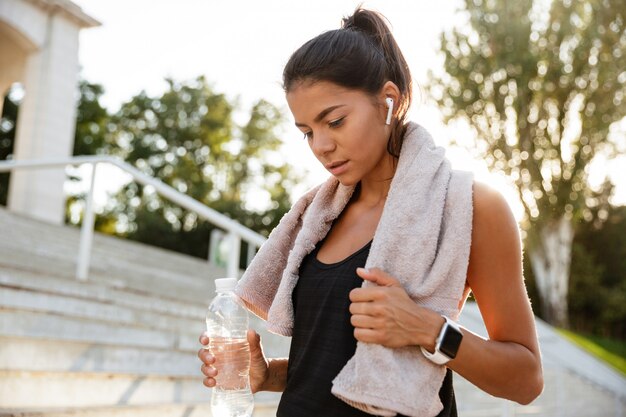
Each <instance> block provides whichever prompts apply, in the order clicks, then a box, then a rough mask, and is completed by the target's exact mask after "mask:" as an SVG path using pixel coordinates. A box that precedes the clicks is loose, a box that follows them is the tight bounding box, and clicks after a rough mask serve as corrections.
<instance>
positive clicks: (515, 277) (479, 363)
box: [447, 183, 543, 404]
mask: <svg viewBox="0 0 626 417" xmlns="http://www.w3.org/2000/svg"><path fill="white" fill-rule="evenodd" d="M467 281H468V284H469V286H470V288H471V289H472V292H473V294H474V298H476V302H477V303H478V307H479V309H480V312H481V315H482V317H483V320H484V322H485V326H486V328H487V332H488V334H489V340H485V339H483V338H481V337H479V336H476V335H475V334H473V333H471V332H469V331H468V330H466V329H463V341H462V342H461V345H460V347H459V351H458V353H457V356H456V358H455V359H454V360H452V361H450V362H448V363H447V366H448V367H449V368H451V369H453V370H454V371H456V372H458V373H459V374H460V375H462V376H463V377H464V378H466V379H467V380H469V381H470V382H472V383H473V384H474V385H476V386H478V387H479V388H481V389H483V390H484V391H486V392H488V393H490V394H492V395H495V396H498V397H504V398H508V399H511V400H514V401H517V402H518V403H521V404H528V403H530V402H531V401H532V400H534V399H535V398H536V397H537V396H538V395H539V394H540V393H541V391H542V389H543V375H542V369H541V356H540V352H539V345H538V342H537V332H536V329H535V321H534V316H533V313H532V310H531V308H530V302H529V300H528V296H527V294H526V288H525V286H524V278H523V274H522V250H521V244H520V238H519V232H518V228H517V223H516V222H515V219H514V217H513V214H512V213H511V210H510V208H509V206H508V204H507V203H506V201H505V200H504V198H503V197H502V196H501V195H500V194H499V193H497V192H495V191H493V190H491V189H489V188H488V187H487V186H485V185H483V184H479V183H476V184H475V185H474V220H473V228H472V247H471V251H470V261H469V267H468V275H467Z"/></svg>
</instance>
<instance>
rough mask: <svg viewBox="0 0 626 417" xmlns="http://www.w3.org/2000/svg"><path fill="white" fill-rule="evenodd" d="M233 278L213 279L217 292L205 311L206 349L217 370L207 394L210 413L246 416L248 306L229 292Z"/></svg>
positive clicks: (251, 403)
mask: <svg viewBox="0 0 626 417" xmlns="http://www.w3.org/2000/svg"><path fill="white" fill-rule="evenodd" d="M236 285H237V279H236V278H221V279H216V280H215V289H216V291H217V296H216V297H215V298H214V299H213V301H212V302H211V305H210V306H209V310H208V311H207V314H206V328H207V333H208V335H209V338H210V341H209V350H210V351H211V354H212V355H213V356H214V357H215V363H214V366H215V368H216V369H217V371H218V374H217V377H216V378H215V382H216V385H215V387H214V388H213V392H212V394H211V412H212V414H213V417H250V416H251V415H252V410H253V409H254V397H253V396H252V391H250V345H249V344H248V338H247V336H246V333H247V332H248V310H246V308H245V307H244V306H243V304H242V302H241V301H240V300H239V298H238V297H237V296H236V295H235V293H234V292H233V291H234V289H235V286H236Z"/></svg>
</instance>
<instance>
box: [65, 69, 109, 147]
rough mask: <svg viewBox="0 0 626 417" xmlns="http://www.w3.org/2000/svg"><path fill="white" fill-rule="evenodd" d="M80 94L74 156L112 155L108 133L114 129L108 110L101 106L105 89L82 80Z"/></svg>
mask: <svg viewBox="0 0 626 417" xmlns="http://www.w3.org/2000/svg"><path fill="white" fill-rule="evenodd" d="M78 90H79V93H80V96H79V99H78V106H77V111H76V131H75V134H74V150H73V155H95V154H97V153H101V154H108V153H111V149H110V143H109V142H108V140H107V139H108V136H107V133H108V131H109V130H111V129H112V128H113V126H112V125H111V121H110V120H111V117H110V115H109V112H108V111H107V109H105V108H104V107H102V105H101V104H100V98H101V97H102V95H103V94H104V88H103V87H102V86H101V85H100V84H93V83H90V82H88V81H85V80H80V82H79V84H78Z"/></svg>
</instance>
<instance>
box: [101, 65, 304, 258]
mask: <svg viewBox="0 0 626 417" xmlns="http://www.w3.org/2000/svg"><path fill="white" fill-rule="evenodd" d="M167 82H168V84H169V88H168V89H167V91H165V92H164V93H163V94H162V95H160V96H155V97H152V96H149V95H147V94H146V93H144V92H142V93H140V94H138V95H137V96H135V97H133V98H132V99H131V100H130V101H129V102H127V103H125V104H124V105H123V106H122V107H121V109H120V111H119V112H118V113H117V114H116V115H115V116H114V117H113V123H114V124H115V125H116V128H115V129H114V130H113V131H112V137H113V141H114V143H115V145H116V149H117V153H118V154H119V155H120V156H121V157H122V158H124V159H125V160H126V161H127V162H129V163H130V164H132V165H134V166H135V167H137V168H138V169H140V170H141V171H143V172H145V173H146V174H148V175H151V176H154V177H156V178H158V179H160V180H161V181H163V182H164V183H166V184H168V185H170V186H172V187H174V188H175V189H177V190H179V191H180V192H182V193H185V194H187V195H189V196H191V197H193V198H194V199H196V200H198V201H200V202H202V203H204V204H206V205H207V206H209V207H212V208H214V209H216V210H217V211H219V212H222V213H226V214H227V215H229V216H230V217H231V218H233V219H235V220H237V221H239V222H240V223H242V224H243V225H245V226H247V227H250V228H252V229H254V230H256V231H258V232H261V233H265V234H268V233H269V231H270V230H271V229H272V228H273V227H274V226H275V225H276V224H277V222H278V221H279V220H280V218H281V217H282V215H283V214H284V213H285V211H286V210H287V208H288V207H289V194H288V191H289V190H290V188H291V186H292V183H293V181H296V180H297V178H292V176H291V175H290V170H289V168H288V167H287V166H286V165H284V164H282V163H279V164H271V163H270V162H268V160H269V156H270V155H271V154H272V153H275V152H277V151H278V148H279V147H280V145H281V141H280V140H279V138H278V136H277V133H276V132H277V129H278V128H279V126H280V124H281V123H282V116H281V114H280V112H279V111H278V109H276V108H275V107H274V106H273V105H271V104H270V103H268V102H266V101H263V100H260V101H259V102H258V103H256V104H255V105H254V106H253V108H252V110H251V113H250V118H249V120H248V122H247V123H246V124H245V125H244V126H241V127H239V126H238V125H237V124H236V123H235V122H234V121H233V113H234V112H235V110H236V107H235V105H233V104H232V103H230V102H229V100H228V99H227V98H226V97H225V96H224V95H223V94H218V93H216V92H214V91H213V89H212V88H211V86H210V85H209V84H208V83H207V81H206V80H205V79H204V78H203V77H199V78H197V79H195V80H193V81H190V82H185V83H179V82H175V81H173V80H167ZM255 195H261V196H265V200H266V201H267V202H268V205H269V206H268V207H265V208H263V207H261V208H260V207H258V206H259V205H258V204H256V205H255V204H254V201H251V199H252V198H254V196H255ZM105 216H107V217H109V218H114V219H116V222H117V224H118V229H123V230H124V234H125V235H126V236H127V237H129V238H131V239H135V240H139V241H142V242H146V243H149V244H154V245H158V246H162V247H165V248H169V249H173V250H179V251H182V252H185V253H188V254H191V255H194V256H199V257H206V256H207V250H208V243H209V234H210V231H211V230H212V228H213V226H211V225H209V224H207V223H206V222H204V221H201V220H200V219H198V217H197V215H196V214H195V213H193V212H189V211H187V210H184V209H182V208H180V207H178V206H176V205H174V204H172V203H170V202H169V201H166V200H164V199H161V198H160V197H159V196H158V195H157V194H156V193H155V192H154V190H152V189H151V187H143V186H140V185H138V184H135V183H130V184H127V185H125V186H124V187H123V188H122V189H121V190H120V192H119V193H118V194H117V195H115V196H114V197H113V199H112V200H111V203H110V204H109V206H108V207H107V209H106V213H105Z"/></svg>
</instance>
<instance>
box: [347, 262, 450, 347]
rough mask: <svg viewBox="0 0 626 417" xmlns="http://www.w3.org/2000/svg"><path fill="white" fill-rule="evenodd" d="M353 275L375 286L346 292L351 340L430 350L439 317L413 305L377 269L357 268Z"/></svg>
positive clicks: (399, 287)
mask: <svg viewBox="0 0 626 417" xmlns="http://www.w3.org/2000/svg"><path fill="white" fill-rule="evenodd" d="M356 272H357V274H358V275H359V276H360V277H361V278H363V279H365V280H367V281H371V282H373V283H375V284H377V285H378V286H376V287H368V288H355V289H353V290H352V291H350V301H352V304H350V313H351V314H352V317H351V319H350V322H351V323H352V325H353V326H354V337H355V338H356V339H357V340H358V341H360V342H366V343H376V344H379V345H383V346H386V347H390V348H398V347H403V346H411V345H422V346H424V347H425V348H426V349H429V348H431V350H432V348H433V347H434V341H435V338H436V335H437V334H438V333H439V329H440V328H441V326H442V325H443V322H444V319H443V317H441V316H440V315H439V314H437V313H435V312H434V311H432V310H429V309H427V308H424V307H421V306H419V305H418V304H416V303H415V302H414V301H413V300H411V298H410V297H409V295H408V294H407V292H406V291H405V290H404V288H403V287H402V284H400V282H399V281H398V280H397V279H396V278H394V277H392V276H391V275H389V274H387V273H386V272H384V271H382V270H380V269H378V268H372V269H370V270H367V269H364V268H357V271H356Z"/></svg>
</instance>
